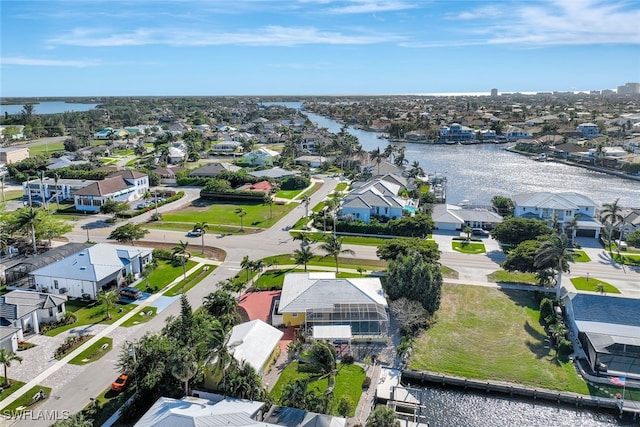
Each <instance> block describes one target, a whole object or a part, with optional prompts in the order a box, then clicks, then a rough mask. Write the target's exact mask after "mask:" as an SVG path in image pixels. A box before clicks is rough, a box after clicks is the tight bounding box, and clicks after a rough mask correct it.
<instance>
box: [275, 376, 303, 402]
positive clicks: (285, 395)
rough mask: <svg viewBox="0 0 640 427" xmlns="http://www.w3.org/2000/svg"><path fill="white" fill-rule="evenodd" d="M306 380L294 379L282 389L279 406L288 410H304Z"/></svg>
mask: <svg viewBox="0 0 640 427" xmlns="http://www.w3.org/2000/svg"><path fill="white" fill-rule="evenodd" d="M308 384H309V380H308V379H306V378H296V379H295V380H293V381H291V382H289V383H287V384H285V385H284V387H282V393H281V394H280V404H281V405H283V406H287V407H290V408H298V409H306V397H307V385H308Z"/></svg>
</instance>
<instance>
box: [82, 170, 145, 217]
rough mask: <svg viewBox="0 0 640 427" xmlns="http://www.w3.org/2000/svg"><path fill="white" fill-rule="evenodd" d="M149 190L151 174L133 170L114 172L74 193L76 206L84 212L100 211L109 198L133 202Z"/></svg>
mask: <svg viewBox="0 0 640 427" xmlns="http://www.w3.org/2000/svg"><path fill="white" fill-rule="evenodd" d="M148 190H149V176H148V175H147V174H145V173H141V172H136V171H132V170H128V169H126V170H122V171H117V172H114V173H112V174H111V175H109V176H107V177H106V178H105V179H103V180H102V181H95V182H93V183H91V184H89V185H87V186H86V187H83V188H81V189H80V190H77V191H75V192H74V193H73V200H74V204H75V208H76V209H77V210H79V211H83V212H99V211H100V208H101V207H102V205H104V203H105V202H106V201H107V200H116V201H118V202H131V201H135V200H138V199H140V198H141V197H142V196H144V194H145V193H146V192H147V191H148Z"/></svg>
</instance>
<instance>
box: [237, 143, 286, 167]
mask: <svg viewBox="0 0 640 427" xmlns="http://www.w3.org/2000/svg"><path fill="white" fill-rule="evenodd" d="M279 158H280V153H278V152H277V151H273V150H269V149H268V148H264V147H261V148H258V149H257V150H254V151H252V152H250V153H247V154H245V155H244V156H242V160H243V161H244V162H246V163H249V164H251V165H254V166H273V164H274V163H275V162H276V161H277V160H278V159H279Z"/></svg>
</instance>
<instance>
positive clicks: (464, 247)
mask: <svg viewBox="0 0 640 427" xmlns="http://www.w3.org/2000/svg"><path fill="white" fill-rule="evenodd" d="M451 247H452V248H453V250H454V251H458V252H462V253H464V254H483V253H486V249H485V247H484V243H476V242H465V241H457V240H454V241H453V242H451Z"/></svg>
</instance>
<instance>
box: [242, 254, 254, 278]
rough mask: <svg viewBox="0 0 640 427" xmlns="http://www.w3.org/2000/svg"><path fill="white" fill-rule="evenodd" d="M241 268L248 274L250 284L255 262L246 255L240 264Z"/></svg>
mask: <svg viewBox="0 0 640 427" xmlns="http://www.w3.org/2000/svg"><path fill="white" fill-rule="evenodd" d="M240 267H241V268H242V269H243V270H245V271H246V272H247V283H249V274H250V273H251V271H252V270H253V261H251V259H250V258H249V255H245V256H244V257H243V258H242V261H241V262H240Z"/></svg>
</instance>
